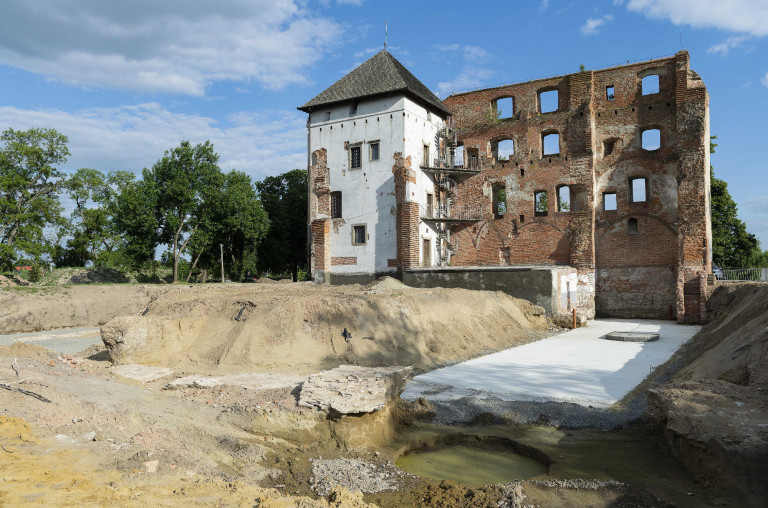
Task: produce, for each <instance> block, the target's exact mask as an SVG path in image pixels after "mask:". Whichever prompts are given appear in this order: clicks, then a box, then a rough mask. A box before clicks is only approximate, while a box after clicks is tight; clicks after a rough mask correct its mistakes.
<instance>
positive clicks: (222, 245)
mask: <svg viewBox="0 0 768 508" xmlns="http://www.w3.org/2000/svg"><path fill="white" fill-rule="evenodd" d="M219 249H220V250H221V283H222V284H224V244H223V243H220V244H219Z"/></svg>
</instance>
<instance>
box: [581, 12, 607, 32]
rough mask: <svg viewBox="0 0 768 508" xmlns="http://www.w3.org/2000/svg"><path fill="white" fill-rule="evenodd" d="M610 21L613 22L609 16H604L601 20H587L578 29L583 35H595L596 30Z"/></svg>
mask: <svg viewBox="0 0 768 508" xmlns="http://www.w3.org/2000/svg"><path fill="white" fill-rule="evenodd" d="M610 21H613V16H612V15H611V14H606V15H605V16H603V17H602V18H589V19H587V21H586V22H585V23H584V24H583V25H582V26H581V28H579V31H581V33H583V34H584V35H596V34H597V33H598V29H599V28H600V27H601V26H603V25H605V24H606V23H608V22H610Z"/></svg>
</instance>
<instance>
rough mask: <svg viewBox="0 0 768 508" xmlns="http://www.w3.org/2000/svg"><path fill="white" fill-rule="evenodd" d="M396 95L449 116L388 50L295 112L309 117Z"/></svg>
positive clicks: (427, 89)
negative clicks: (339, 106) (319, 111)
mask: <svg viewBox="0 0 768 508" xmlns="http://www.w3.org/2000/svg"><path fill="white" fill-rule="evenodd" d="M395 92H401V93H404V94H408V95H411V96H412V97H413V98H415V99H416V100H417V101H418V102H421V103H422V105H424V106H426V107H427V108H430V109H436V110H437V111H438V112H439V113H440V114H441V115H450V114H451V111H450V110H449V109H448V108H446V107H445V106H444V105H443V103H442V102H441V101H440V99H438V98H437V96H436V95H435V94H433V93H432V92H431V91H430V90H429V88H427V87H426V86H424V84H423V83H422V82H421V81H419V80H418V79H416V76H414V75H413V74H411V72H410V71H409V70H408V69H406V68H405V66H404V65H403V64H401V63H400V62H398V61H397V60H395V57H393V56H392V55H390V54H389V53H388V52H387V50H383V51H380V52H379V53H377V54H375V55H374V56H372V57H371V58H369V59H368V60H366V61H365V62H363V64H362V65H360V67H358V68H357V69H355V70H353V71H352V72H350V73H349V74H347V75H346V76H344V77H343V78H341V79H340V80H338V81H337V82H336V83H334V84H332V85H331V86H330V87H328V88H326V89H325V90H324V91H323V92H321V93H320V94H318V95H317V96H316V97H315V98H314V99H312V100H311V101H309V102H307V103H306V104H304V105H303V106H301V107H300V108H298V109H300V110H301V111H305V112H307V113H309V111H310V110H313V109H317V108H318V107H321V106H326V105H329V104H336V103H340V102H350V101H352V100H355V99H362V98H363V97H371V96H374V95H385V94H391V93H395Z"/></svg>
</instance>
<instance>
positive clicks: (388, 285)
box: [367, 277, 411, 291]
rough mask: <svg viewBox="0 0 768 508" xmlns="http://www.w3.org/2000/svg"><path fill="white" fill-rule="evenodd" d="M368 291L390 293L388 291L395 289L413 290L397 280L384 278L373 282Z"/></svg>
mask: <svg viewBox="0 0 768 508" xmlns="http://www.w3.org/2000/svg"><path fill="white" fill-rule="evenodd" d="M367 287H368V289H370V290H372V291H388V290H394V289H399V290H403V289H411V287H410V286H406V285H405V284H403V283H402V282H400V281H399V280H397V279H394V278H392V277H382V278H380V279H379V280H377V281H375V282H372V283H371V284H369V285H368V286H367Z"/></svg>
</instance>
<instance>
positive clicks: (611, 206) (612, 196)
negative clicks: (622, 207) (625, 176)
mask: <svg viewBox="0 0 768 508" xmlns="http://www.w3.org/2000/svg"><path fill="white" fill-rule="evenodd" d="M603 210H605V211H606V212H610V211H612V210H616V193H615V192H604V193H603Z"/></svg>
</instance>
